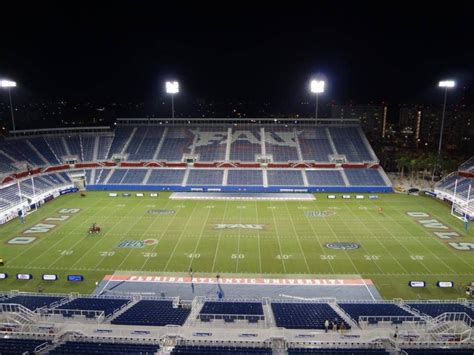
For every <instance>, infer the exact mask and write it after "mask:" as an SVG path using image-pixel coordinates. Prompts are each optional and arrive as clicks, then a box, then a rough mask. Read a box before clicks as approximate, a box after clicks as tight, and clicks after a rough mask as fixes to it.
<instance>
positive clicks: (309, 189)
mask: <svg viewBox="0 0 474 355" xmlns="http://www.w3.org/2000/svg"><path fill="white" fill-rule="evenodd" d="M87 190H102V191H106V190H112V191H113V190H132V191H140V190H141V191H143V190H153V191H158V190H159V191H182V192H193V191H194V192H250V193H252V192H259V193H261V192H360V193H363V192H367V193H377V192H392V191H393V190H392V188H391V187H390V186H318V187H302V186H293V187H292V186H268V187H263V186H204V185H203V186H181V185H120V184H119V185H118V184H107V185H87Z"/></svg>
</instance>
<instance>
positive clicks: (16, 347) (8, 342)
mask: <svg viewBox="0 0 474 355" xmlns="http://www.w3.org/2000/svg"><path fill="white" fill-rule="evenodd" d="M44 343H47V344H51V341H49V340H41V339H17V338H4V337H2V338H1V339H0V354H2V355H9V354H12V355H17V354H35V348H37V347H38V346H40V345H42V344H44Z"/></svg>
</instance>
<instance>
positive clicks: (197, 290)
mask: <svg viewBox="0 0 474 355" xmlns="http://www.w3.org/2000/svg"><path fill="white" fill-rule="evenodd" d="M219 291H220V292H222V293H224V294H225V297H227V298H241V297H244V298H249V297H250V298H255V296H256V295H258V297H271V298H281V297H282V295H285V297H290V298H337V299H338V300H381V299H382V297H381V296H380V294H379V293H378V291H377V289H376V288H375V286H374V284H373V282H372V280H370V279H363V278H361V277H360V276H356V277H351V278H348V277H347V275H344V276H342V277H338V276H335V277H330V278H307V277H295V278H288V277H285V278H265V277H254V276H248V275H244V276H225V277H224V276H223V277H216V276H193V277H191V276H190V275H185V274H181V275H163V274H140V273H137V274H133V273H120V272H117V273H115V274H113V275H105V277H104V279H103V280H102V282H100V284H99V285H98V287H97V289H96V290H95V292H94V293H96V294H104V293H117V292H119V293H124V292H131V293H133V292H135V293H143V294H150V293H151V294H157V295H160V294H161V295H165V296H166V297H181V298H182V299H193V298H194V297H196V296H204V297H216V295H217V293H218V292H219Z"/></svg>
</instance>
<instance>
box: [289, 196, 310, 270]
mask: <svg viewBox="0 0 474 355" xmlns="http://www.w3.org/2000/svg"><path fill="white" fill-rule="evenodd" d="M284 204H285V207H286V210H287V212H288V216H290V221H291V225H292V227H293V231H294V232H295V237H296V240H297V241H298V245H299V247H300V250H301V254H302V255H303V258H304V263H305V264H306V270H308V274H311V269H310V268H309V264H308V260H307V259H306V255H305V253H304V250H303V247H302V245H301V241H300V238H299V237H298V232H297V231H296V227H295V222H294V221H293V217H292V216H291V212H290V209H289V208H288V203H287V202H284Z"/></svg>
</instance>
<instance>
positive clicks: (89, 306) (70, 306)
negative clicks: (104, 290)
mask: <svg viewBox="0 0 474 355" xmlns="http://www.w3.org/2000/svg"><path fill="white" fill-rule="evenodd" d="M129 302H130V300H129V299H109V298H92V297H91V298H75V299H73V300H71V301H70V302H68V303H65V304H63V305H61V306H60V307H59V308H60V309H61V310H62V311H63V310H64V312H63V314H68V315H69V314H71V312H70V311H68V310H82V311H103V312H104V314H105V316H106V317H108V316H110V315H111V314H113V313H114V312H115V311H117V310H119V309H120V308H122V307H123V306H125V305H126V304H127V303H129ZM90 315H91V313H90Z"/></svg>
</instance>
